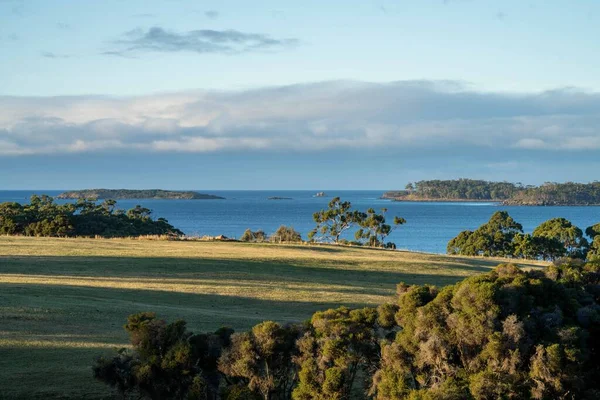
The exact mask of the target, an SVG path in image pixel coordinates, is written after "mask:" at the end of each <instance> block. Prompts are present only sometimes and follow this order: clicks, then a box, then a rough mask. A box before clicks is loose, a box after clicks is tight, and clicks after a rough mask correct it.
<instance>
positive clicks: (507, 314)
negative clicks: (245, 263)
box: [94, 259, 600, 400]
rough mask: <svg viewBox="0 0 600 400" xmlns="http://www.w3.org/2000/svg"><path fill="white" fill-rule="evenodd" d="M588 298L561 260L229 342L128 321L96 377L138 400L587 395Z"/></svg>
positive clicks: (598, 275) (593, 381)
mask: <svg viewBox="0 0 600 400" xmlns="http://www.w3.org/2000/svg"><path fill="white" fill-rule="evenodd" d="M599 300H600V264H598V263H593V262H591V263H587V264H585V263H583V262H581V261H577V260H571V259H564V260H561V261H560V262H556V263H554V264H552V265H550V266H548V267H547V268H546V269H545V270H544V271H539V270H537V271H529V272H526V271H521V270H519V269H518V268H517V267H515V266H512V265H510V264H503V265H500V266H498V267H497V268H496V269H495V270H494V271H492V272H490V273H487V274H483V275H479V276H475V277H471V278H468V279H466V280H464V281H462V282H460V283H458V284H456V285H453V286H448V287H445V288H441V289H439V288H436V287H433V286H408V285H405V284H399V285H398V296H397V298H396V300H395V301H394V302H393V303H389V304H383V305H381V306H379V307H378V308H364V309H355V310H352V309H348V308H343V307H342V308H338V309H332V310H327V311H323V312H318V313H316V314H314V315H313V317H312V318H311V320H310V321H307V322H305V323H303V324H291V325H281V324H278V323H276V322H272V321H266V322H263V323H261V324H258V325H257V326H255V327H254V328H252V330H250V331H248V332H242V333H235V334H231V331H230V330H227V329H221V330H219V331H217V332H215V333H208V334H200V335H193V334H192V333H190V332H188V331H187V330H186V329H185V323H183V322H181V321H180V322H175V323H172V324H167V323H166V322H164V321H160V320H157V319H156V317H155V316H154V315H153V314H137V315H133V316H131V317H130V318H129V321H128V324H127V325H126V330H127V331H128V332H129V334H130V336H131V341H132V345H133V350H120V351H119V353H118V354H117V355H116V356H115V357H114V358H100V359H98V360H97V362H96V364H95V366H94V375H95V377H96V378H97V379H99V380H101V381H103V382H105V383H107V384H109V385H110V386H112V387H114V388H115V389H116V390H117V391H118V392H120V393H121V394H131V395H135V396H137V397H141V398H146V399H159V398H173V399H230V400H233V399H258V398H263V399H271V400H276V399H281V400H283V399H295V400H304V399H307V400H308V399H321V400H333V399H339V400H343V399H350V398H359V399H381V400H383V399H386V400H388V399H390V400H394V399H398V400H399V399H496V398H503V399H554V398H563V399H597V398H599V396H600V391H599V389H600V384H599V383H598V382H600V354H598V352H599V350H600V336H599V334H600V304H599Z"/></svg>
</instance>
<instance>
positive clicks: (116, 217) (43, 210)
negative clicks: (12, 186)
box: [0, 195, 183, 237]
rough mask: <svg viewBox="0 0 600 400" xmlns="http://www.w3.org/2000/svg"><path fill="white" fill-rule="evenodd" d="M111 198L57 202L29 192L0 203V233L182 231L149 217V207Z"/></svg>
mask: <svg viewBox="0 0 600 400" xmlns="http://www.w3.org/2000/svg"><path fill="white" fill-rule="evenodd" d="M116 206H117V203H116V201H114V200H104V201H103V202H102V203H97V202H95V201H92V200H85V199H80V200H78V201H77V202H76V203H66V204H57V203H55V202H54V199H52V197H49V196H46V195H43V196H36V195H34V196H32V197H31V201H30V203H29V204H19V203H11V202H9V203H2V204H0V233H1V234H7V235H25V236H58V237H66V236H103V237H127V236H140V235H183V232H181V231H180V230H179V229H176V228H174V227H173V226H172V225H170V224H169V223H168V221H167V220H166V219H164V218H159V219H157V220H153V219H152V218H151V213H152V212H151V210H149V209H147V208H144V207H141V206H139V205H138V206H136V207H134V208H132V209H130V210H128V211H126V212H125V211H123V210H119V209H117V207H116Z"/></svg>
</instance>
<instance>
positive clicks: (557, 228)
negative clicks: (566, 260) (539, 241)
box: [533, 218, 589, 258]
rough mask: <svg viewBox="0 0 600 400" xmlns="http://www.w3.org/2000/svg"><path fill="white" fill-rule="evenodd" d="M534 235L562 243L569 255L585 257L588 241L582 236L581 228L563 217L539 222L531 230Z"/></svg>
mask: <svg viewBox="0 0 600 400" xmlns="http://www.w3.org/2000/svg"><path fill="white" fill-rule="evenodd" d="M533 236H534V237H544V238H548V239H554V240H557V241H559V242H560V243H562V245H563V247H564V249H565V253H566V255H567V256H569V257H575V258H585V255H586V252H587V248H588V245H589V243H588V241H587V240H586V239H585V238H584V237H583V232H582V231H581V229H579V228H578V227H576V226H575V225H573V224H572V223H571V222H570V221H568V220H566V219H565V218H553V219H550V220H548V221H546V222H543V223H542V224H540V225H539V226H538V227H537V228H535V230H534V231H533Z"/></svg>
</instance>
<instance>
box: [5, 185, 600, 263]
mask: <svg viewBox="0 0 600 400" xmlns="http://www.w3.org/2000/svg"><path fill="white" fill-rule="evenodd" d="M198 191H199V192H200V193H210V194H215V195H219V196H222V197H225V198H226V200H120V201H119V202H118V206H119V208H123V209H128V208H131V207H133V206H135V205H136V204H140V205H142V206H144V207H147V208H150V209H151V210H152V211H153V216H154V217H155V218H158V217H164V218H166V219H167V220H169V222H170V223H171V224H172V225H174V226H175V227H177V228H179V229H181V230H182V231H184V232H185V233H186V234H188V235H211V236H214V235H225V236H228V237H231V238H239V237H240V236H241V235H242V233H243V232H244V230H245V229H246V228H250V229H252V230H258V229H262V230H264V231H265V232H267V233H272V232H274V231H275V230H276V229H277V228H278V227H279V226H280V225H291V226H293V227H294V228H295V229H296V230H298V231H300V232H301V233H302V235H303V237H304V238H306V235H307V233H308V232H309V231H310V230H311V229H312V228H313V227H314V223H313V221H312V214H313V213H314V212H315V211H318V210H320V209H323V208H326V206H327V203H328V202H329V201H330V200H331V198H332V197H334V196H340V197H341V198H342V199H343V200H348V201H350V202H352V206H353V207H354V208H355V209H360V210H366V209H367V208H369V207H373V208H375V209H380V208H382V207H386V208H387V209H388V212H387V214H386V215H387V216H388V217H389V219H390V220H391V219H392V218H393V216H395V215H397V216H401V217H404V218H405V219H406V220H407V223H406V224H405V225H403V226H401V227H399V228H398V229H396V230H395V231H394V232H393V233H392V234H391V235H390V237H389V240H390V241H392V242H395V243H396V245H397V246H398V248H399V249H407V250H414V251H423V252H430V253H445V251H446V244H447V243H448V241H449V240H450V239H451V238H452V237H454V236H456V235H457V234H458V233H459V232H460V231H462V230H465V229H471V230H472V229H476V228H477V227H478V226H479V225H481V224H483V223H485V222H486V221H487V220H488V219H489V217H490V216H491V215H492V214H493V213H494V212H495V211H497V210H506V211H508V212H509V214H510V215H511V216H512V217H513V218H514V219H515V220H516V221H518V222H520V223H521V224H522V225H523V229H524V231H525V232H531V231H532V230H533V229H534V228H535V227H536V226H537V225H539V224H540V223H541V222H543V221H545V220H548V219H550V218H555V217H564V218H567V219H568V220H570V221H571V222H573V223H574V224H576V225H577V226H579V227H580V228H582V229H585V228H586V227H588V226H590V225H593V224H595V223H598V222H600V207H519V206H513V207H504V206H500V205H499V204H495V203H429V202H423V203H421V202H392V201H389V200H383V199H380V197H381V195H382V193H383V191H362V190H355V191H349V190H347V191H344V190H331V191H327V190H326V191H325V193H326V195H327V196H326V197H313V196H314V194H315V193H316V191H304V190H303V191H283V190H277V191H237V190H227V191H223V190H213V191H206V190H198ZM61 192H62V191H55V190H45V191H44V190H36V191H0V202H5V201H17V202H21V203H23V202H27V201H28V199H29V197H30V196H31V195H32V194H34V193H35V194H48V195H51V196H56V195H58V194H59V193H61ZM272 196H279V197H291V198H292V200H268V199H267V198H268V197H272Z"/></svg>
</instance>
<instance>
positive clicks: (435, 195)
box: [381, 179, 600, 206]
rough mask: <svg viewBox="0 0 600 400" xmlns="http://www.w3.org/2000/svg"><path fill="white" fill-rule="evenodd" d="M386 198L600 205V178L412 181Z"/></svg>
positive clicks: (395, 199) (385, 195)
mask: <svg viewBox="0 0 600 400" xmlns="http://www.w3.org/2000/svg"><path fill="white" fill-rule="evenodd" d="M381 197H382V198H383V199H390V200H394V201H430V202H443V201H448V202H466V201H477V202H486V201H489V202H497V203H501V204H502V205H519V206H525V205H527V206H592V205H600V182H592V183H574V182H566V183H555V182H547V183H544V184H543V185H540V186H524V185H522V184H521V183H510V182H488V181H483V180H474V179H456V180H427V181H418V182H414V183H413V182H411V183H409V184H408V185H406V187H405V189H404V190H394V191H388V192H385V193H384V194H383V195H382V196H381Z"/></svg>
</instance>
